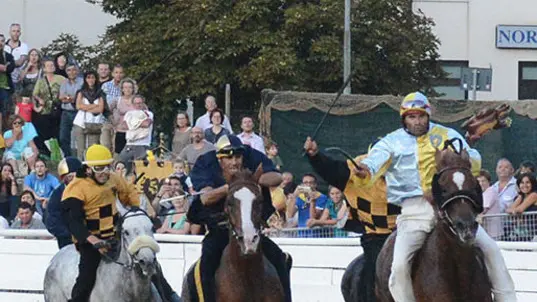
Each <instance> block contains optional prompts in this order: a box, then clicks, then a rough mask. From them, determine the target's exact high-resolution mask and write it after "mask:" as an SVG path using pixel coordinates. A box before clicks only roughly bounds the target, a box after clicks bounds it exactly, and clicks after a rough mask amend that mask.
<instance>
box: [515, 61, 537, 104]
mask: <svg viewBox="0 0 537 302" xmlns="http://www.w3.org/2000/svg"><path fill="white" fill-rule="evenodd" d="M518 99H519V100H528V99H531V100H536V99H537V62H518Z"/></svg>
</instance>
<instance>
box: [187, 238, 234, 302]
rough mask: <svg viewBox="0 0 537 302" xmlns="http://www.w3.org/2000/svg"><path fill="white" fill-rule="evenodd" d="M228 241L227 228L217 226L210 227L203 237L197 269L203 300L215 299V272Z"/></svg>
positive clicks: (208, 301) (211, 300)
mask: <svg viewBox="0 0 537 302" xmlns="http://www.w3.org/2000/svg"><path fill="white" fill-rule="evenodd" d="M228 243H229V238H228V232H227V230H223V229H218V228H215V229H211V230H210V231H209V233H208V234H207V235H206V236H205V238H204V239H203V242H202V248H201V259H200V263H199V270H200V277H201V286H202V291H203V292H202V293H201V294H202V295H203V300H204V301H205V302H215V301H216V283H215V274H216V270H217V269H218V266H219V265H220V259H221V258H222V253H223V252H224V249H225V248H226V246H227V244H228ZM196 281H197V280H196ZM196 283H197V282H196ZM198 295H199V292H198ZM198 295H196V296H195V297H197V298H198V301H201V300H202V299H201V298H200V297H199V296H198Z"/></svg>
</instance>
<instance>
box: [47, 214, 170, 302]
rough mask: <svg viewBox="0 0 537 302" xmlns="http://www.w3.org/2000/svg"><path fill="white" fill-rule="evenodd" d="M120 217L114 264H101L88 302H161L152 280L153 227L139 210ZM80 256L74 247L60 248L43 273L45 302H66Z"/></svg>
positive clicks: (107, 262) (153, 263)
mask: <svg viewBox="0 0 537 302" xmlns="http://www.w3.org/2000/svg"><path fill="white" fill-rule="evenodd" d="M118 211H119V213H120V215H121V217H122V218H121V219H120V222H119V223H120V226H121V227H120V228H119V229H120V230H121V242H120V244H119V245H120V249H121V252H120V254H119V257H118V259H117V260H116V261H115V262H109V261H101V264H100V265H99V268H98V269H97V280H96V282H95V286H94V287H93V291H92V292H91V296H90V301H92V302H93V301H95V302H96V301H99V302H105V301H114V302H127V301H128V302H131V301H132V302H134V301H140V302H142V301H143V302H147V301H152V302H160V301H162V299H161V298H160V296H159V294H158V291H157V289H156V287H155V286H154V285H153V284H152V283H151V277H152V276H153V275H154V274H155V273H156V269H157V265H158V264H157V258H156V253H158V252H159V246H158V244H157V242H156V241H155V239H154V237H153V223H152V222H151V220H150V219H149V217H148V216H147V214H146V212H145V211H143V210H141V209H139V208H132V209H130V210H128V211H127V210H125V209H124V208H122V207H118ZM79 260H80V255H79V253H78V252H77V251H76V249H75V246H74V245H73V244H71V245H68V246H65V247H64V248H62V249H61V250H60V251H59V252H58V253H57V254H56V255H55V256H54V257H53V258H52V260H51V262H50V264H49V267H48V268H47V271H46V273H45V281H44V292H45V301H46V302H65V301H67V300H69V299H70V298H71V290H72V288H73V286H74V284H75V280H76V277H77V276H78V263H79Z"/></svg>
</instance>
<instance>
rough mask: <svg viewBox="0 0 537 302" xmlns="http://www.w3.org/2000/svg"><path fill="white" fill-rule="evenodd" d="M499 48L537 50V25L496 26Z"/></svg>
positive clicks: (497, 45)
mask: <svg viewBox="0 0 537 302" xmlns="http://www.w3.org/2000/svg"><path fill="white" fill-rule="evenodd" d="M496 47H497V48H537V25H526V26H518V25H498V26H496Z"/></svg>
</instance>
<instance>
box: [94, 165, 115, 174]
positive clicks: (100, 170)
mask: <svg viewBox="0 0 537 302" xmlns="http://www.w3.org/2000/svg"><path fill="white" fill-rule="evenodd" d="M91 170H92V171H93V172H94V173H104V172H108V171H110V166H108V165H107V166H92V167H91Z"/></svg>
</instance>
